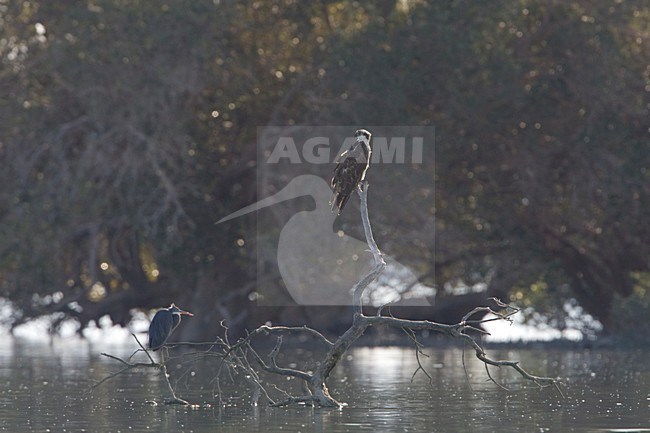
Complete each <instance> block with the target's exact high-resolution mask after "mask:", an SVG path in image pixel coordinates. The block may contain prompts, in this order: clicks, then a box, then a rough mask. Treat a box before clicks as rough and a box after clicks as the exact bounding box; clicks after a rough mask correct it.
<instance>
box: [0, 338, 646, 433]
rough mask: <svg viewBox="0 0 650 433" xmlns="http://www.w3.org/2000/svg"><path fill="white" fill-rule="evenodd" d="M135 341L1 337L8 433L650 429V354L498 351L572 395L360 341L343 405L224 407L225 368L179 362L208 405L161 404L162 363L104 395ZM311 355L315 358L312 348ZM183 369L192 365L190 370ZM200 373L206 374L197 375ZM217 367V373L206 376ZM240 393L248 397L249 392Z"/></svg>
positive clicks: (2, 426)
mask: <svg viewBox="0 0 650 433" xmlns="http://www.w3.org/2000/svg"><path fill="white" fill-rule="evenodd" d="M131 350H132V349H131V348H130V347H129V348H125V347H115V348H110V349H108V348H100V347H96V346H92V345H90V344H88V343H84V342H78V341H76V342H74V343H70V344H61V343H57V344H55V345H53V346H48V345H40V344H24V343H21V342H19V341H14V340H5V341H3V342H2V343H0V382H1V384H2V386H1V387H0V431H21V432H23V431H74V432H79V431H194V432H204V431H206V432H207V431H210V432H212V431H215V430H217V429H219V431H226V432H229V431H232V432H235V431H268V432H275V431H292V432H293V431H309V432H344V431H391V432H393V431H395V432H397V431H405V432H407V431H444V432H461V431H462V432H467V431H474V432H481V431H486V432H488V431H489V432H492V431H497V430H500V431H567V430H571V431H582V432H588V431H614V429H631V430H630V431H640V430H641V429H644V428H645V429H650V420H649V414H650V367H649V366H648V363H647V362H646V359H647V357H648V354H649V353H648V352H642V351H627V352H624V351H551V350H546V351H542V350H522V351H510V350H509V351H502V352H499V351H492V352H491V355H492V356H493V357H495V358H510V359H518V360H520V361H521V362H522V364H523V365H525V366H526V367H528V368H529V369H530V371H531V372H533V373H534V374H539V375H558V376H561V377H563V378H565V384H566V386H565V387H564V389H563V391H564V394H565V397H564V398H562V397H561V396H560V395H559V394H558V393H557V391H555V390H553V389H552V388H545V389H538V388H536V387H534V386H531V385H530V384H526V383H524V382H523V381H522V380H521V379H519V378H518V377H517V376H516V375H515V374H513V373H512V372H511V371H509V370H507V369H493V370H491V372H492V376H493V377H494V378H495V379H497V380H498V381H499V382H500V383H503V384H504V385H505V386H507V387H509V388H510V391H509V392H506V391H504V390H503V389H501V388H499V387H497V386H495V385H494V384H493V383H491V382H489V381H487V375H486V373H485V368H484V366H483V364H481V363H480V362H478V361H476V360H475V359H474V358H472V356H471V353H469V352H468V353H467V354H466V356H465V368H463V365H462V363H463V353H462V351H461V350H458V349H427V350H426V352H427V354H428V355H429V357H421V361H422V364H423V366H425V367H426V369H427V371H428V373H429V375H430V377H431V383H429V378H427V376H425V375H424V374H423V373H422V372H418V373H417V374H416V375H415V377H414V378H413V381H411V379H412V377H413V373H414V372H415V371H416V370H417V363H416V360H415V356H414V352H413V349H409V348H358V349H355V350H354V351H353V352H351V354H350V356H348V357H347V358H346V359H345V360H344V361H343V362H342V364H341V365H339V366H338V367H337V369H336V371H335V374H334V377H333V378H332V381H331V383H330V389H331V391H332V393H333V394H334V395H335V396H336V397H337V398H338V399H339V400H341V401H345V402H346V403H347V404H348V406H347V407H345V408H344V409H342V410H323V409H314V408H310V407H290V408H280V409H273V408H268V407H265V406H258V407H254V406H251V405H250V404H249V399H248V395H247V392H246V391H247V390H242V389H227V388H226V387H227V384H225V383H222V388H224V392H225V393H226V394H229V395H232V396H234V398H232V399H231V400H229V405H228V406H227V407H221V406H219V405H218V400H217V399H216V397H215V389H214V386H213V385H210V384H208V382H209V378H211V377H212V374H213V370H214V369H213V366H207V365H199V364H194V365H189V366H188V365H184V364H179V365H180V367H179V368H177V369H176V368H175V369H173V370H172V374H173V375H174V377H181V378H182V379H181V380H179V381H178V383H177V387H178V388H177V393H178V394H179V396H181V397H183V398H189V399H191V401H193V402H197V403H200V406H199V407H196V408H185V407H168V406H164V405H152V404H149V403H148V401H150V400H152V399H156V400H158V401H160V400H161V398H160V397H161V396H162V395H164V393H165V387H164V384H162V383H161V381H160V380H159V377H157V375H156V373H155V372H154V371H135V372H132V373H129V374H125V375H121V376H119V377H116V378H115V379H113V380H111V381H110V382H107V383H106V384H104V385H102V386H101V387H99V388H96V389H95V390H93V391H92V392H88V390H89V387H90V386H91V385H92V384H93V383H94V381H96V380H99V379H101V378H102V377H104V376H106V375H107V374H109V373H110V372H111V371H114V370H116V369H117V368H118V366H117V365H116V364H115V363H114V362H113V361H111V360H108V359H106V358H104V357H101V356H100V355H99V353H100V352H101V351H109V352H111V353H113V354H115V355H119V356H124V355H126V356H128V355H129V354H130V353H131ZM303 355H304V357H305V359H304V360H303V361H300V362H301V363H302V362H307V363H309V362H312V363H313V360H312V359H310V358H312V355H311V354H310V352H308V351H304V352H303ZM182 373H185V374H184V375H183V374H182ZM192 373H194V374H192ZM203 373H205V374H203ZM238 396H239V398H238Z"/></svg>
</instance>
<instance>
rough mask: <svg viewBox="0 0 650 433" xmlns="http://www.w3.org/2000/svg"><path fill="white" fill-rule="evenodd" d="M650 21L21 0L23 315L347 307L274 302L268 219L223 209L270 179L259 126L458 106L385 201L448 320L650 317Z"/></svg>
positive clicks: (308, 318) (522, 11) (17, 87)
mask: <svg viewBox="0 0 650 433" xmlns="http://www.w3.org/2000/svg"><path fill="white" fill-rule="evenodd" d="M649 36H650V7H649V6H648V4H647V2H645V1H641V0H638V1H622V0H617V1H595V0H594V1H589V0H577V1H569V0H567V1H563V0H530V1H524V0H507V1H500V2H493V1H469V0H467V1H425V0H421V1H418V0H412V1H410V0H403V1H402V0H400V1H395V0H378V1H374V2H356V1H345V0H344V1H329V0H322V1H313V2H301V1H293V0H283V1H280V0H277V1H242V2H234V1H227V0H222V1H216V0H215V1H208V0H187V1H173V2H169V3H164V2H159V1H138V0H110V1H109V0H96V1H73V0H65V1H44V0H43V1H39V0H26V1H15V0H0V61H1V62H2V63H1V66H0V164H1V170H0V297H2V298H4V299H6V300H8V301H9V302H10V303H11V305H12V306H13V308H14V309H13V313H12V314H11V316H8V317H5V320H6V321H7V322H8V323H9V324H11V325H14V326H15V325H18V324H21V323H24V322H25V321H27V320H29V319H31V318H34V317H39V316H44V315H50V316H51V317H52V318H53V319H54V320H55V322H54V324H53V325H54V326H53V328H52V329H53V330H56V328H57V326H58V325H60V323H61V321H62V320H65V319H68V318H74V319H76V320H77V321H78V322H79V324H80V325H81V328H83V327H85V326H87V325H88V324H89V323H91V322H93V321H96V320H98V319H99V318H101V317H102V316H105V315H108V316H110V318H111V319H112V321H113V322H114V323H117V324H122V325H125V324H127V323H128V322H129V320H130V318H131V314H132V313H133V312H134V311H136V310H137V309H151V308H157V307H160V306H164V305H166V304H169V303H170V302H171V301H175V302H176V303H178V304H179V305H181V306H183V307H185V308H187V309H189V310H192V311H193V312H194V313H195V314H196V317H195V318H194V319H193V320H192V321H188V323H187V326H184V327H183V328H184V329H183V330H184V332H186V335H189V336H192V337H195V338H210V337H212V336H214V335H215V334H216V333H217V332H218V330H219V328H218V323H219V321H220V320H222V319H227V323H229V324H230V325H231V326H232V327H234V328H236V329H238V330H239V331H241V330H242V329H245V328H249V329H250V328H252V327H254V326H257V325H259V324H260V323H263V322H265V321H267V320H271V321H273V322H278V321H287V322H291V321H295V322H306V323H309V324H312V325H314V326H316V327H320V328H328V327H329V328H332V326H333V324H339V325H340V324H341V323H340V322H341V319H340V318H341V317H346V318H347V317H349V314H348V313H347V311H348V310H347V309H344V308H342V309H340V310H341V311H340V312H338V311H335V310H336V309H328V310H327V312H328V314H336V316H331V315H329V316H328V315H324V314H320V315H319V314H316V313H314V314H312V312H310V310H309V309H307V308H304V307H299V306H287V307H273V308H271V307H259V306H257V305H256V303H255V302H254V298H255V293H256V292H257V291H258V290H259V287H257V285H258V284H280V282H279V281H278V280H279V276H278V275H277V274H273V273H271V274H270V275H268V276H266V277H267V278H265V279H263V280H261V281H260V280H258V279H257V268H256V225H255V217H254V216H252V217H250V218H242V219H238V220H236V221H233V222H232V223H229V224H228V225H214V222H215V221H216V220H218V219H219V218H221V217H223V216H225V215H227V214H229V213H231V212H233V211H235V210H237V209H239V208H241V207H243V206H245V205H248V204H250V203H252V202H254V201H255V200H256V184H255V179H256V176H255V169H256V167H255V166H256V132H257V127H259V126H264V125H290V124H311V125H341V124H343V125H359V126H364V125H432V126H435V127H436V161H435V166H434V164H428V165H424V166H418V167H414V168H413V169H414V171H415V172H417V173H418V174H417V187H415V188H409V189H408V190H407V191H404V190H402V189H401V188H400V186H401V185H403V183H401V182H399V179H391V178H390V176H384V177H382V176H378V175H376V174H375V176H374V177H373V178H372V182H373V189H372V192H371V196H370V202H371V208H372V207H373V206H374V207H380V206H385V205H386V200H376V201H373V196H372V195H373V194H383V195H384V196H385V197H388V198H390V199H391V200H393V201H394V202H393V203H391V205H392V206H393V208H394V209H395V212H394V213H391V214H389V215H390V216H389V217H383V218H378V220H377V221H374V224H375V229H376V231H377V233H379V234H378V235H377V238H378V239H377V240H378V242H379V244H380V247H382V248H383V249H384V250H385V251H386V252H387V253H389V254H390V255H392V256H393V257H396V258H397V259H398V260H399V261H400V262H401V263H403V264H407V265H409V266H411V267H412V268H413V269H414V270H415V271H416V272H417V273H418V275H420V276H421V281H422V282H423V283H425V284H431V285H433V284H435V285H436V287H437V288H438V289H439V290H438V299H437V300H436V308H432V309H431V310H430V311H429V312H428V314H426V316H427V318H430V319H434V320H455V319H456V320H457V318H458V317H459V316H460V315H462V314H463V313H464V312H466V311H467V309H468V308H469V307H470V306H471V305H473V304H474V303H483V302H482V300H484V299H485V298H486V296H493V295H496V296H499V297H501V298H502V299H509V300H511V301H514V302H515V303H518V304H519V305H521V306H523V307H532V308H534V310H535V311H536V312H537V313H539V314H542V315H543V316H544V318H545V320H547V321H550V322H551V323H552V324H554V325H557V326H560V327H562V326H564V325H565V324H567V320H569V319H570V318H568V317H567V315H566V311H565V308H564V307H565V305H566V303H567V302H569V303H574V304H575V303H577V304H579V305H580V306H581V307H582V308H584V311H585V313H589V314H591V315H593V316H594V317H596V318H597V319H598V320H599V321H601V322H602V323H603V325H604V326H605V330H606V331H608V332H612V331H616V332H621V331H625V330H630V329H638V327H641V326H646V327H649V325H648V320H649V319H648V317H650V274H649V260H650V252H649V249H650V247H649V245H650V242H649V240H650V233H649V232H650V229H649V225H648V221H650V207H649V203H648V197H649V193H650V182H649V180H650V172H649V153H650V152H649V151H650V148H649V142H650V130H649V128H650V117H649V110H650V45H649ZM434 181H435V187H434ZM412 184H413V182H409V185H412ZM434 196H435V200H434V199H433V197H434ZM427 201H428V202H430V206H428V212H421V211H420V212H413V211H412V210H413V209H415V207H414V206H413V205H411V204H412V203H416V202H417V203H418V205H419V206H418V207H417V209H421V208H422V207H421V203H422V202H427ZM351 206H356V203H355V204H354V205H351ZM351 208H352V209H356V208H355V207H351ZM371 217H372V213H371ZM434 228H435V230H434ZM275 230H279V229H275ZM434 233H435V235H434ZM477 283H485V284H486V285H487V293H481V294H478V295H477V296H478V298H477V296H474V295H471V296H468V295H464V297H460V298H458V297H453V293H451V292H452V291H450V290H447V289H448V288H450V287H458V286H462V285H466V286H472V285H474V284H477ZM445 288H447V289H445ZM315 311H323V310H318V309H315ZM344 311H345V313H344ZM526 311H532V310H526ZM339 313H340V314H339ZM536 317H539V316H536Z"/></svg>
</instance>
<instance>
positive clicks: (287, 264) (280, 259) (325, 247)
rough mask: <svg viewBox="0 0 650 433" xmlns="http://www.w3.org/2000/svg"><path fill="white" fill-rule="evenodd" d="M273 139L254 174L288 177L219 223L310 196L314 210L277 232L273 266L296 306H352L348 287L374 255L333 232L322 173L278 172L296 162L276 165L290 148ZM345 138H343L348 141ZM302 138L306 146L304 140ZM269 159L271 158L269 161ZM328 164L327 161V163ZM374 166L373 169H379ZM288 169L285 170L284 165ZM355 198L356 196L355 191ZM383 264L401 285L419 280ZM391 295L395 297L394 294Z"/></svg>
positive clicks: (384, 288)
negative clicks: (269, 148)
mask: <svg viewBox="0 0 650 433" xmlns="http://www.w3.org/2000/svg"><path fill="white" fill-rule="evenodd" d="M368 129H370V128H368ZM354 130H355V128H354V127H352V128H349V129H347V133H348V134H350V133H352V132H354ZM371 132H372V130H371ZM277 137H278V136H277V134H276V138H275V140H273V142H274V143H275V147H274V148H272V149H271V150H270V151H266V152H262V161H260V159H258V163H259V164H258V170H262V171H263V172H262V173H260V172H258V180H259V179H260V178H261V179H268V177H269V173H268V170H269V168H270V167H271V164H273V167H274V168H275V170H273V173H274V174H275V175H278V173H282V175H283V176H282V177H284V178H287V177H289V179H290V180H289V181H288V182H286V183H285V184H284V185H283V186H280V188H279V191H277V192H276V193H274V194H271V195H269V196H268V197H265V198H262V199H261V200H259V201H258V202H256V203H253V204H251V205H249V206H246V207H244V208H242V209H240V210H238V211H236V212H234V213H231V214H230V215H227V216H225V217H224V218H222V219H221V220H219V221H217V224H220V223H224V222H226V221H229V220H232V219H234V218H238V217H241V216H243V215H246V214H249V213H252V212H256V211H259V210H261V209H264V208H268V207H270V206H276V205H279V204H281V203H284V202H288V201H290V200H293V199H296V198H300V197H310V198H311V199H312V200H313V203H314V206H313V208H312V209H309V210H302V209H301V210H299V211H296V212H295V213H294V214H293V215H291V217H290V218H289V219H288V221H286V223H284V226H283V227H282V229H281V231H280V234H279V238H278V245H277V264H278V268H279V271H280V275H281V277H282V279H283V281H284V285H285V287H286V289H287V291H288V293H289V294H290V295H291V297H292V298H293V300H294V301H295V302H296V303H297V304H299V305H350V304H351V302H352V297H351V289H352V287H353V286H354V284H355V283H356V282H357V281H358V280H359V279H360V278H361V277H362V276H363V275H365V274H366V273H367V272H368V271H369V270H370V269H371V268H372V256H371V254H370V253H369V252H368V251H367V249H368V245H367V244H366V242H365V240H360V239H356V238H354V237H352V236H349V235H348V234H346V233H344V232H343V231H342V230H335V228H334V224H335V220H336V218H337V214H336V213H335V212H332V210H331V207H330V204H329V200H330V196H331V194H332V190H331V189H330V186H329V183H328V182H327V181H325V179H324V178H323V177H321V176H317V175H315V174H297V175H295V176H293V177H290V176H291V175H292V173H286V172H285V171H283V170H278V168H277V167H278V166H280V167H282V168H286V167H296V164H295V161H294V162H293V163H291V161H288V162H290V164H285V165H282V164H277V162H278V161H279V160H278V159H277V155H278V154H282V152H285V150H286V149H290V146H289V147H287V144H286V143H288V140H286V139H284V140H283V138H282V137H280V138H277ZM321 137H322V135H321ZM346 140H347V139H346ZM346 140H343V141H344V142H345V143H349V141H346ZM303 142H306V143H307V145H309V144H308V143H309V142H308V140H304V141H303ZM320 142H321V143H323V142H324V140H322V139H321V140H320ZM278 146H281V147H282V146H284V150H283V149H280V150H278ZM260 147H261V148H262V149H263V148H264V147H263V146H260ZM312 150H313V148H312ZM337 150H338V149H337ZM303 151H304V148H303ZM278 152H279V153H278ZM296 152H297V148H296ZM298 153H299V152H298ZM284 154H287V155H288V154H294V152H293V151H292V150H289V153H284ZM273 158H276V159H275V160H274V159H273ZM269 160H271V161H273V162H272V163H269ZM328 162H330V163H331V161H328ZM264 163H266V164H267V165H264ZM303 165H304V164H303ZM306 165H308V166H311V168H312V169H313V167H314V165H313V162H312V163H311V164H306ZM328 168H329V169H328V170H327V171H326V172H327V173H331V170H332V169H333V165H332V166H331V167H328ZM374 169H375V170H376V169H377V167H374ZM287 170H289V169H288V168H287ZM312 171H316V170H312ZM321 171H323V170H321ZM372 171H373V167H372V165H371V168H370V170H369V174H368V177H369V178H370V181H371V182H372V174H371V172H372ZM328 180H329V179H328ZM262 182H263V181H262ZM258 186H259V185H258ZM371 191H372V190H371ZM354 196H355V197H356V196H357V194H355V195H354ZM370 200H372V197H371V198H370ZM354 209H355V208H354V207H351V208H349V209H348V208H347V207H346V209H345V213H348V212H350V213H352V212H354ZM371 218H372V215H371ZM359 224H360V220H359ZM258 240H259V239H258ZM379 241H380V240H379ZM387 262H388V267H387V269H386V271H385V274H386V275H389V276H390V277H391V278H390V280H392V281H396V280H398V281H399V282H400V284H402V285H404V286H406V285H413V284H414V283H415V282H416V281H417V278H416V277H415V275H414V274H413V272H412V271H411V270H410V269H409V268H407V267H406V266H403V265H401V264H399V263H397V262H396V261H394V260H392V259H390V258H388V260H387ZM389 285H390V284H389V283H387V282H386V281H383V282H382V281H378V282H375V283H374V284H373V285H372V286H370V287H369V291H374V292H376V293H384V294H386V293H387V292H390V291H391V289H390V288H389V287H388V286H389ZM398 291H399V290H398ZM395 298H396V299H397V298H398V296H395ZM402 303H403V304H406V305H408V304H409V302H408V301H407V302H404V301H403V300H402ZM410 305H428V302H427V301H426V299H424V298H421V299H412V300H411V301H410Z"/></svg>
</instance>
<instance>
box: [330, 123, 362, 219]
mask: <svg viewBox="0 0 650 433" xmlns="http://www.w3.org/2000/svg"><path fill="white" fill-rule="evenodd" d="M371 135H372V134H370V132H368V131H366V130H365V129H358V130H357V131H356V132H355V133H354V136H355V137H356V140H355V142H354V143H352V145H351V146H350V148H349V149H348V150H346V151H345V152H343V153H342V154H341V156H339V157H338V159H337V160H338V163H337V164H336V168H334V176H333V177H332V181H331V182H330V186H331V187H332V198H331V199H330V206H332V212H334V211H336V214H337V215H341V211H342V210H343V208H344V207H345V203H347V201H348V199H349V198H350V195H352V193H353V192H354V190H355V189H357V188H360V187H361V182H363V180H364V179H365V178H366V171H368V167H369V166H370V154H371V153H372V149H371V148H370V137H371Z"/></svg>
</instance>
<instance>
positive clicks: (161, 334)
mask: <svg viewBox="0 0 650 433" xmlns="http://www.w3.org/2000/svg"><path fill="white" fill-rule="evenodd" d="M183 314H184V315H186V316H194V314H192V313H190V312H189V311H184V310H181V309H180V308H178V307H177V306H176V305H174V304H172V305H170V306H169V308H163V309H162V310H159V311H158V312H157V313H156V314H155V315H154V316H153V320H152V321H151V324H150V325H149V348H150V349H151V350H153V351H154V352H155V351H156V350H158V349H160V348H161V347H163V345H164V344H165V342H166V341H167V339H168V338H169V336H170V335H171V333H172V332H174V329H176V327H177V326H178V324H179V323H181V316H182V315H183Z"/></svg>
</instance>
